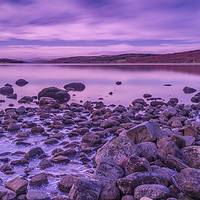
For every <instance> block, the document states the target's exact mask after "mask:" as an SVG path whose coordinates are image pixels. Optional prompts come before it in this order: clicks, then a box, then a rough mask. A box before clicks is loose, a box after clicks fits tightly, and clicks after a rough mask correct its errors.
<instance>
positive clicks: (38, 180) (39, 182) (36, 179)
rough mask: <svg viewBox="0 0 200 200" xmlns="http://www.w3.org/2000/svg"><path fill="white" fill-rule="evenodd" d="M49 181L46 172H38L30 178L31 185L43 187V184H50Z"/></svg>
mask: <svg viewBox="0 0 200 200" xmlns="http://www.w3.org/2000/svg"><path fill="white" fill-rule="evenodd" d="M48 183H49V182H48V178H47V175H46V174H45V173H39V174H36V175H35V176H33V177H32V178H31V180H30V186H37V187H41V186H43V185H48Z"/></svg>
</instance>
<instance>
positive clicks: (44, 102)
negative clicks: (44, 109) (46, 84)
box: [38, 97, 59, 107]
mask: <svg viewBox="0 0 200 200" xmlns="http://www.w3.org/2000/svg"><path fill="white" fill-rule="evenodd" d="M38 103H39V106H48V107H53V106H55V105H57V104H58V103H59V101H58V100H56V99H54V98H52V97H40V99H39V101H38Z"/></svg>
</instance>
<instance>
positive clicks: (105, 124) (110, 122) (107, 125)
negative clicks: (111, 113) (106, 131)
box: [100, 119, 120, 128]
mask: <svg viewBox="0 0 200 200" xmlns="http://www.w3.org/2000/svg"><path fill="white" fill-rule="evenodd" d="M119 124H120V123H119V122H118V121H116V120H113V119H107V120H105V121H103V122H102V123H101V125H100V127H102V128H111V127H113V126H119Z"/></svg>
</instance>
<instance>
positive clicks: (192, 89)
mask: <svg viewBox="0 0 200 200" xmlns="http://www.w3.org/2000/svg"><path fill="white" fill-rule="evenodd" d="M196 91H197V90H196V89H194V88H191V87H188V86H185V87H184V88H183V92H184V93H185V94H191V93H194V92H196Z"/></svg>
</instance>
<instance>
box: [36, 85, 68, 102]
mask: <svg viewBox="0 0 200 200" xmlns="http://www.w3.org/2000/svg"><path fill="white" fill-rule="evenodd" d="M41 97H52V98H54V99H57V100H58V101H59V103H64V102H68V101H69V99H70V95H69V94H68V93H67V92H66V91H65V90H61V89H58V88H56V87H48V88H44V89H43V90H42V91H40V92H39V93H38V99H40V98H41Z"/></svg>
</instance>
